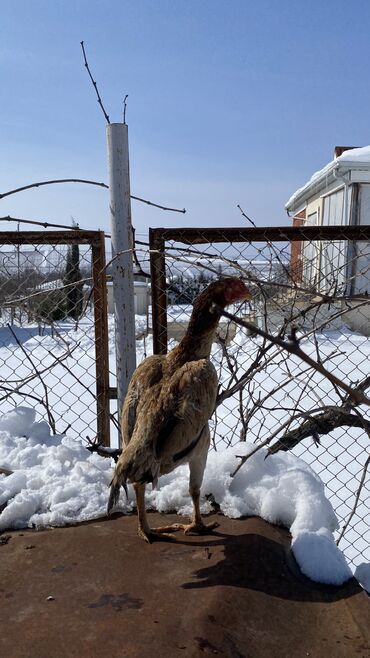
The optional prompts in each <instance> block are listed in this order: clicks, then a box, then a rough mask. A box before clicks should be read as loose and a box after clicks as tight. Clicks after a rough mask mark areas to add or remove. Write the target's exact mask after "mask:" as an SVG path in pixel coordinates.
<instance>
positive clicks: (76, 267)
mask: <svg viewBox="0 0 370 658" xmlns="http://www.w3.org/2000/svg"><path fill="white" fill-rule="evenodd" d="M63 283H64V285H65V286H68V288H66V289H65V294H66V314H67V315H68V316H70V317H71V318H73V319H74V320H78V318H79V317H80V315H81V313H82V307H83V292H82V286H83V284H82V283H81V271H80V248H79V246H78V244H72V245H69V246H68V251H67V262H66V271H65V276H64V281H63ZM73 284H75V285H73Z"/></svg>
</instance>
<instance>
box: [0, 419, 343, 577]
mask: <svg viewBox="0 0 370 658" xmlns="http://www.w3.org/2000/svg"><path fill="white" fill-rule="evenodd" d="M252 449H253V445H252V444H247V443H240V444H237V445H235V446H233V447H230V448H227V449H225V450H224V451H222V452H213V453H211V454H210V455H209V461H208V467H207V469H206V474H205V478H204V483H203V493H205V494H207V493H212V494H213V496H214V497H215V499H216V501H217V502H218V503H219V504H220V506H221V510H222V512H223V513H224V514H226V515H227V516H230V517H232V518H238V517H240V516H252V515H258V516H261V517H262V518H263V519H265V520H266V521H269V522H271V523H278V524H283V525H285V526H286V527H288V528H289V529H290V531H291V534H292V550H293V553H294V555H295V557H296V559H297V562H298V564H299V565H300V568H301V570H302V572H303V573H304V574H306V575H307V576H308V577H309V578H311V579H312V580H316V581H318V582H321V583H329V584H332V585H339V584H341V583H343V582H345V581H346V580H347V579H348V578H350V577H351V575H352V574H351V571H350V569H349V567H348V565H347V563H346V560H345V558H344V556H343V554H342V553H341V551H340V550H339V549H338V548H337V546H336V544H335V542H334V537H333V534H332V532H333V530H334V529H335V528H336V527H337V525H338V522H337V518H336V516H335V513H334V511H333V508H332V506H331V504H330V503H329V501H328V500H327V499H326V497H325V494H324V485H323V483H322V482H321V480H320V478H319V477H318V476H317V475H316V474H315V473H314V472H313V471H312V470H311V468H310V467H309V466H308V465H307V464H305V462H303V461H302V460H300V459H298V458H297V457H295V456H293V455H292V454H279V455H275V456H272V457H269V458H268V459H265V456H266V452H265V451H263V450H261V451H259V452H258V453H256V454H255V455H253V456H252V457H251V459H250V460H249V461H247V462H246V464H245V465H244V467H243V468H241V469H240V471H239V472H238V474H237V475H236V476H235V478H231V477H230V473H231V472H232V470H233V469H234V468H235V466H236V465H237V463H238V458H237V455H243V454H246V453H247V452H250V451H251V450H252ZM0 463H1V464H2V465H3V467H5V468H7V469H9V470H13V471H14V472H13V474H12V475H9V476H5V475H3V476H0V506H1V505H4V504H5V505H6V506H5V508H4V509H3V511H2V513H1V514H0V531H1V530H6V529H9V528H22V527H27V526H31V527H32V526H35V527H40V526H57V525H59V526H60V525H64V524H67V523H75V522H78V521H86V520H88V519H93V518H97V517H100V516H103V515H105V510H106V505H107V498H108V488H107V487H108V484H109V481H110V477H111V464H110V460H108V459H104V458H102V457H99V456H97V455H92V454H91V453H89V452H88V451H87V450H86V448H85V447H84V445H83V444H82V443H81V442H79V441H76V440H73V439H71V438H69V437H68V436H63V435H59V436H58V435H54V436H51V435H50V431H49V428H48V426H47V424H46V423H45V422H44V421H41V422H38V421H36V420H35V411H34V410H33V409H30V408H27V407H18V408H16V409H14V410H13V411H11V412H9V413H7V414H4V415H3V416H1V417H0ZM188 486H189V476H188V468H187V467H186V466H183V467H180V468H178V469H177V470H176V471H175V472H174V473H171V474H169V475H166V476H164V477H163V478H161V479H160V481H159V486H158V488H157V489H155V490H151V491H149V492H148V496H147V499H148V505H149V506H150V507H151V508H152V509H156V510H158V511H159V512H169V511H173V510H176V511H177V512H179V513H180V514H190V512H191V503H190V499H189V494H188ZM119 506H120V508H121V509H122V510H123V511H132V509H133V495H132V491H130V493H129V499H128V500H127V501H126V499H125V497H124V495H122V496H121V501H120V505H119ZM207 511H210V510H209V507H208V503H207V502H206V503H204V504H203V512H207Z"/></svg>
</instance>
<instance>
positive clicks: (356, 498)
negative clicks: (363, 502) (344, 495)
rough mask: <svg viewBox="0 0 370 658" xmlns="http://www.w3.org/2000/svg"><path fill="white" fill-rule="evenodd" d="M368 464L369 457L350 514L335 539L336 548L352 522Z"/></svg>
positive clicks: (369, 461)
mask: <svg viewBox="0 0 370 658" xmlns="http://www.w3.org/2000/svg"><path fill="white" fill-rule="evenodd" d="M369 464H370V455H369V456H368V458H367V459H366V461H365V464H364V468H363V471H362V476H361V480H360V484H359V487H358V489H357V492H356V496H355V502H354V505H353V508H352V511H351V513H350V515H349V517H348V519H347V520H346V522H345V524H344V526H343V528H342V530H341V533H340V535H339V537H338V539H337V546H338V544H339V542H340V541H341V539H343V536H344V534H345V532H346V530H347V528H348V526H349V524H350V523H351V521H352V519H353V517H354V515H355V513H356V509H357V505H358V503H359V501H360V496H361V491H362V488H363V486H364V484H365V479H366V473H367V469H368V467H369Z"/></svg>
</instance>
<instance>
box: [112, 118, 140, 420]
mask: <svg viewBox="0 0 370 658" xmlns="http://www.w3.org/2000/svg"><path fill="white" fill-rule="evenodd" d="M107 142H108V167H109V192H110V222H111V234H112V258H114V260H113V262H112V279H113V301H114V317H115V334H116V370H117V397H118V414H119V417H120V415H121V409H122V404H123V401H124V398H125V395H126V392H127V387H128V384H129V381H130V379H131V375H132V373H133V372H134V370H135V367H136V343H135V306H134V283H133V267H132V263H133V261H132V251H131V249H132V229H131V202H130V168H129V152H128V127H127V124H124V123H109V124H108V125H107Z"/></svg>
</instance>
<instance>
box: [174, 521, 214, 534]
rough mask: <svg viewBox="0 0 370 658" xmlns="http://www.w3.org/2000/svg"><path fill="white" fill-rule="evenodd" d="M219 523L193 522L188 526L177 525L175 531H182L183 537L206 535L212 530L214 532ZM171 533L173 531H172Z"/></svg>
mask: <svg viewBox="0 0 370 658" xmlns="http://www.w3.org/2000/svg"><path fill="white" fill-rule="evenodd" d="M219 525H220V524H219V523H217V521H214V522H213V523H203V521H201V522H200V523H199V522H195V521H192V522H191V523H188V524H183V523H177V524H176V530H183V531H184V534H185V535H207V534H208V533H209V532H212V530H215V529H216V528H218V527H219ZM172 532H173V531H172Z"/></svg>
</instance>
